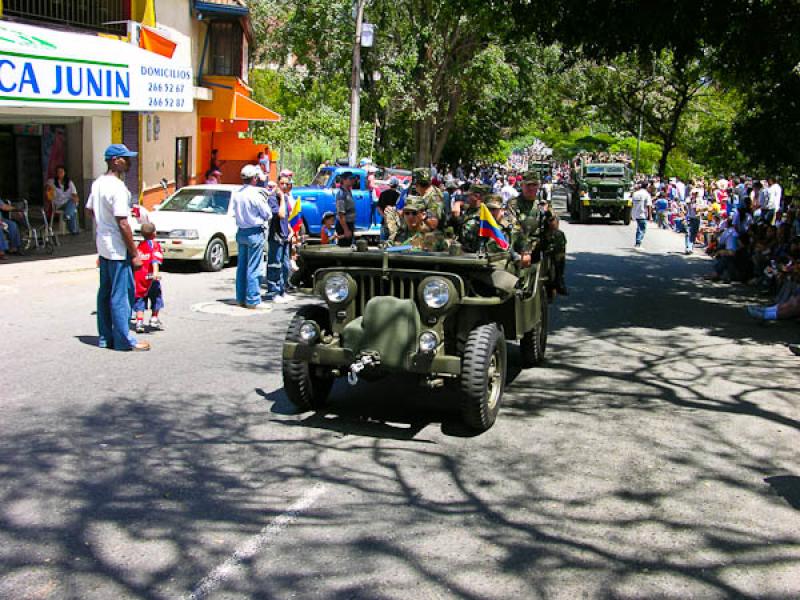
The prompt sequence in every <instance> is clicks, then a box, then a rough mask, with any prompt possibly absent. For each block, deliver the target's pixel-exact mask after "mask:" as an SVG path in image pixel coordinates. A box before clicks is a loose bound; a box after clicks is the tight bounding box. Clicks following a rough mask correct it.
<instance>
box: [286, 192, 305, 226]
mask: <svg viewBox="0 0 800 600" xmlns="http://www.w3.org/2000/svg"><path fill="white" fill-rule="evenodd" d="M302 208H303V207H302V202H301V201H300V198H295V199H294V204H293V205H292V212H290V213H289V227H291V228H292V231H294V232H295V233H297V232H298V231H300V228H301V227H302V226H303V215H302Z"/></svg>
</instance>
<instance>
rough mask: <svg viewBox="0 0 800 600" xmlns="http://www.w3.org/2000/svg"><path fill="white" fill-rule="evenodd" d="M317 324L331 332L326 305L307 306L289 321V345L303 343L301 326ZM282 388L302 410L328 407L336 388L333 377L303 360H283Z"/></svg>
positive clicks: (287, 337) (287, 334)
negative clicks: (329, 399)
mask: <svg viewBox="0 0 800 600" xmlns="http://www.w3.org/2000/svg"><path fill="white" fill-rule="evenodd" d="M305 321H314V322H315V323H317V325H319V327H320V329H321V330H322V331H327V330H329V329H330V326H329V316H328V311H327V309H326V308H325V307H323V306H304V307H302V308H301V309H300V310H298V311H297V312H296V313H295V315H294V317H292V320H291V321H290V322H289V329H288V330H287V331H286V341H287V342H294V343H299V342H300V326H301V325H302V324H303V323H304V322H305ZM282 371H283V389H284V391H285V392H286V396H287V397H288V398H289V401H290V402H291V403H292V404H294V405H295V406H296V407H297V408H299V409H300V410H318V409H321V408H324V407H325V405H326V404H327V400H328V396H329V395H330V393H331V387H333V379H334V378H333V375H325V376H320V375H318V374H316V373H315V371H314V369H313V367H311V366H310V365H309V364H308V363H307V362H305V361H302V360H291V359H286V358H284V359H283V363H282Z"/></svg>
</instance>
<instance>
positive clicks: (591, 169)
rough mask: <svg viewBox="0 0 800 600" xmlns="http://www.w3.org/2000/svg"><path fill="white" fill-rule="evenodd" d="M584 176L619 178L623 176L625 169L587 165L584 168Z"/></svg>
mask: <svg viewBox="0 0 800 600" xmlns="http://www.w3.org/2000/svg"><path fill="white" fill-rule="evenodd" d="M586 174H587V175H595V176H597V177H621V176H623V175H624V174H625V167H622V166H619V165H589V166H587V167H586Z"/></svg>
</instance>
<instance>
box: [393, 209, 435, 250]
mask: <svg viewBox="0 0 800 600" xmlns="http://www.w3.org/2000/svg"><path fill="white" fill-rule="evenodd" d="M426 217H427V211H426V210H425V201H424V200H423V199H422V197H421V196H407V197H406V203H405V205H404V206H403V224H402V225H401V227H400V229H399V230H398V232H397V235H395V238H394V240H392V242H393V243H394V244H395V245H396V246H404V245H406V244H408V245H411V246H414V247H415V248H422V241H423V239H424V236H425V233H426V232H427V231H428V229H427V227H426V226H425V218H426Z"/></svg>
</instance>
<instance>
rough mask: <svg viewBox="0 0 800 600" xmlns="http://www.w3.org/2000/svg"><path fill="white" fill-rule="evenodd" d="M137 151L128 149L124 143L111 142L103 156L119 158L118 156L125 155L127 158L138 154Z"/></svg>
mask: <svg viewBox="0 0 800 600" xmlns="http://www.w3.org/2000/svg"><path fill="white" fill-rule="evenodd" d="M138 155H139V153H138V152H133V151H131V150H128V147H127V146H126V145H125V144H111V145H110V146H109V147H108V148H106V152H105V158H106V160H111V159H112V158H119V157H120V156H127V157H129V158H133V157H134V156H138Z"/></svg>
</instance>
